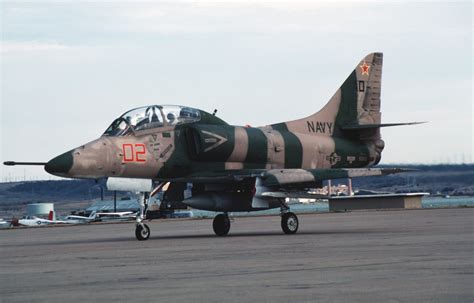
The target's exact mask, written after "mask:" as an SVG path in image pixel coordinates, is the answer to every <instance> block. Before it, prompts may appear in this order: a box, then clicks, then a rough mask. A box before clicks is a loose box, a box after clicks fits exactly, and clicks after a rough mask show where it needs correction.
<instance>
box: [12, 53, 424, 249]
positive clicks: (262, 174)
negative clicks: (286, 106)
mask: <svg viewBox="0 0 474 303" xmlns="http://www.w3.org/2000/svg"><path fill="white" fill-rule="evenodd" d="M382 59H383V56H382V53H371V54H369V55H367V56H366V57H365V58H363V59H362V60H361V61H360V62H359V63H358V64H357V65H356V67H355V69H354V70H353V71H352V72H351V73H350V75H349V76H348V78H347V79H346V80H345V81H344V83H343V84H342V85H341V87H339V89H338V90H337V91H336V93H335V94H334V95H333V96H332V98H331V99H330V100H329V101H328V102H327V104H326V105H325V106H324V107H323V108H322V109H321V110H319V111H318V112H316V113H314V114H310V115H309V116H307V117H305V118H302V119H298V120H293V121H287V122H281V123H275V124H271V125H267V126H262V127H250V126H234V125H229V124H228V123H226V122H225V121H224V120H222V119H220V118H218V117H217V116H216V115H215V112H214V114H211V113H208V112H206V111H203V110H200V109H196V108H191V107H187V106H175V105H150V106H145V107H139V108H135V109H132V110H130V111H127V112H126V113H124V114H123V115H121V116H120V117H118V118H117V119H115V120H114V121H113V122H112V124H111V125H110V126H109V127H108V128H107V129H106V131H105V132H104V133H103V134H102V136H101V137H99V138H98V139H96V140H94V141H92V142H89V143H86V144H84V145H81V146H79V147H77V148H74V149H72V150H70V151H68V152H65V153H63V154H61V155H59V156H57V157H56V158H54V159H52V160H50V161H49V162H47V163H33V164H39V165H45V170H46V171H47V172H48V173H50V174H53V175H56V176H61V177H68V178H92V179H99V178H108V177H109V178H116V177H119V178H141V179H151V180H153V181H154V182H156V183H157V187H156V188H155V190H153V193H156V192H157V191H159V190H160V189H161V188H162V187H163V185H164V184H167V183H168V182H169V183H170V186H169V188H168V190H167V191H166V193H165V194H164V202H165V204H166V202H167V201H168V202H173V203H182V204H184V205H186V206H189V207H191V208H196V209H202V210H209V211H216V212H220V214H218V215H216V217H215V218H214V221H213V229H214V232H215V233H216V234H217V235H218V236H225V235H227V234H228V232H229V229H230V220H229V216H228V213H229V212H250V211H258V210H266V209H272V208H280V211H281V228H282V230H283V232H284V233H286V234H294V233H296V232H297V230H298V226H299V223H298V218H297V216H296V215H295V214H294V213H292V212H291V211H290V208H289V206H288V205H287V203H286V202H285V201H286V199H285V198H286V196H287V195H288V193H290V192H292V191H302V190H304V189H305V188H312V187H317V186H318V185H321V184H322V181H323V180H328V179H339V178H352V177H359V176H380V175H385V174H391V173H397V172H402V171H404V170H403V169H397V168H393V169H387V168H376V167H372V166H374V165H376V164H377V163H379V161H380V159H381V154H382V150H383V149H384V146H385V144H384V141H383V140H382V138H381V135H380V129H381V128H382V127H387V126H397V125H409V124H416V123H417V122H412V123H389V124H387V123H381V112H380V92H381V80H382V61H383V60H382ZM308 107H311V106H310V105H308ZM5 164H7V165H15V164H31V163H25V162H20V163H16V162H13V161H8V162H5ZM189 184H191V185H192V189H191V191H192V195H191V196H190V197H189V195H187V197H186V199H185V196H184V195H183V191H184V190H185V189H188V188H189ZM147 200H148V198H147V196H144V198H143V199H142V201H141V206H140V213H139V215H137V218H136V220H137V222H136V230H135V235H136V238H137V239H138V240H146V239H148V238H149V236H150V229H149V227H148V226H147V225H146V224H144V223H143V220H144V219H145V218H146V217H145V216H146V213H145V209H146V207H147Z"/></svg>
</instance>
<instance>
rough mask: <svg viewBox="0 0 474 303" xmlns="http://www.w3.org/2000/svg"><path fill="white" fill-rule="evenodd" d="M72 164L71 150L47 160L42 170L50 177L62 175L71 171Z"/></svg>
mask: <svg viewBox="0 0 474 303" xmlns="http://www.w3.org/2000/svg"><path fill="white" fill-rule="evenodd" d="M72 162H73V157H72V150H70V151H68V152H65V153H64V154H61V155H59V156H57V157H56V158H53V159H51V160H49V162H48V163H46V165H45V166H44V170H46V171H47V172H48V173H50V174H52V175H64V174H67V173H68V172H69V170H70V169H71V167H72Z"/></svg>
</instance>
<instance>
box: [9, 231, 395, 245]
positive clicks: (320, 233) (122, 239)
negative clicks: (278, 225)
mask: <svg viewBox="0 0 474 303" xmlns="http://www.w3.org/2000/svg"><path fill="white" fill-rule="evenodd" d="M380 232H381V231H379V230H374V229H357V230H354V229H351V230H315V231H311V230H303V231H299V232H298V233H296V234H294V235H285V234H283V232H281V231H271V232H259V231H254V232H241V233H238V232H236V233H232V232H231V233H229V235H227V236H226V237H218V236H216V235H215V234H213V233H206V234H198V235H196V234H193V235H189V234H188V235H186V234H182V235H176V234H174V235H160V234H157V233H158V232H157V233H155V234H153V231H152V234H151V236H150V238H149V239H148V241H143V242H139V241H137V240H136V239H135V237H134V235H133V233H132V232H130V234H126V235H122V236H120V237H113V238H103V239H81V240H74V239H69V240H65V241H50V242H48V241H42V242H41V243H37V242H35V243H21V244H18V246H21V247H25V246H50V245H75V244H81V245H82V244H95V243H118V242H137V243H147V242H150V241H165V240H184V239H213V240H215V241H227V240H232V239H233V238H245V237H249V238H252V237H282V238H285V239H287V238H300V237H306V236H308V235H313V236H324V235H347V234H359V235H360V234H373V233H380ZM383 232H384V233H386V232H387V231H383ZM389 232H390V231H389ZM9 246H10V247H11V245H9ZM13 246H15V245H13Z"/></svg>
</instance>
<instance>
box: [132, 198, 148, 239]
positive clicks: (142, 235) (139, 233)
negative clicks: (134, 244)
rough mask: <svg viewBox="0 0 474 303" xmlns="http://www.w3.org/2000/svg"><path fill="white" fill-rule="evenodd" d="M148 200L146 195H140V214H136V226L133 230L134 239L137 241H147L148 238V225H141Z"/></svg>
mask: <svg viewBox="0 0 474 303" xmlns="http://www.w3.org/2000/svg"><path fill="white" fill-rule="evenodd" d="M148 200H149V197H148V194H147V193H141V194H140V198H139V201H140V212H139V213H138V214H137V219H136V222H137V224H136V228H135V237H137V240H138V241H144V240H148V238H149V237H150V228H149V227H148V225H146V224H145V223H143V220H144V219H145V218H146V210H147V207H148Z"/></svg>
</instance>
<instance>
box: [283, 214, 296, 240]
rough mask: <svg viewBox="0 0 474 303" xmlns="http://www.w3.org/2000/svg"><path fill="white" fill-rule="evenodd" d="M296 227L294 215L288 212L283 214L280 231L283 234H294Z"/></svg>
mask: <svg viewBox="0 0 474 303" xmlns="http://www.w3.org/2000/svg"><path fill="white" fill-rule="evenodd" d="M298 226H299V222H298V217H297V216H296V215H295V214H294V213H292V212H288V213H284V214H283V215H282V216H281V229H283V232H284V233H285V234H287V235H292V234H296V232H297V231H298Z"/></svg>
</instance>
